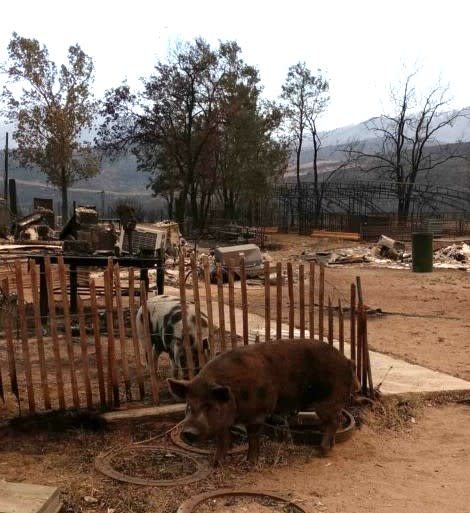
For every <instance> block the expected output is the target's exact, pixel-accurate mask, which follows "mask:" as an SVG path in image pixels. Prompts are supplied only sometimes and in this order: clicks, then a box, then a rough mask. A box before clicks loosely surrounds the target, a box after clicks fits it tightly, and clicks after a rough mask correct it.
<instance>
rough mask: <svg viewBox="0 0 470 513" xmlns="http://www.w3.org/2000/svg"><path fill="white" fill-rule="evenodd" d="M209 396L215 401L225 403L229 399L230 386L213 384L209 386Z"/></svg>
mask: <svg viewBox="0 0 470 513" xmlns="http://www.w3.org/2000/svg"><path fill="white" fill-rule="evenodd" d="M211 396H212V398H213V399H215V400H216V401H220V402H222V403H225V402H227V401H228V400H229V399H230V387H226V386H222V385H214V386H213V387H212V388H211Z"/></svg>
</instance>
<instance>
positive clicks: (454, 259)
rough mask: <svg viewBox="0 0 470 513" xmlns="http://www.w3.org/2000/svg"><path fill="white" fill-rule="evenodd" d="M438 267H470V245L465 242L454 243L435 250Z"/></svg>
mask: <svg viewBox="0 0 470 513" xmlns="http://www.w3.org/2000/svg"><path fill="white" fill-rule="evenodd" d="M434 265H435V266H436V267H444V268H446V267H447V268H454V269H455V268H457V269H467V268H470V246H469V245H468V244H466V243H465V242H462V243H456V244H452V245H450V246H446V247H445V248H441V249H438V250H437V251H435V252H434Z"/></svg>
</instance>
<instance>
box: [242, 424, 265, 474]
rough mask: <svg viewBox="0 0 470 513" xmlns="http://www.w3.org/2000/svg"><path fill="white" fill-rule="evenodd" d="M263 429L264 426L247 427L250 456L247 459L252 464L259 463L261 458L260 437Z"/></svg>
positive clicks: (253, 425)
mask: <svg viewBox="0 0 470 513" xmlns="http://www.w3.org/2000/svg"><path fill="white" fill-rule="evenodd" d="M262 429H263V425H262V424H250V425H249V426H247V427H246V430H247V432H248V456H247V459H248V461H249V462H250V463H254V464H256V463H258V458H259V437H260V434H261V430H262Z"/></svg>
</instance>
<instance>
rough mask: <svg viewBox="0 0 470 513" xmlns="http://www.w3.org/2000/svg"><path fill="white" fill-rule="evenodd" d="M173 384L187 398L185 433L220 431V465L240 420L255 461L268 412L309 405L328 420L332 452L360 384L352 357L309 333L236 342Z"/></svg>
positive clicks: (326, 444) (325, 442) (325, 443)
mask: <svg viewBox="0 0 470 513" xmlns="http://www.w3.org/2000/svg"><path fill="white" fill-rule="evenodd" d="M168 384H169V386H170V390H171V391H172V393H173V394H174V395H176V396H177V397H179V398H183V399H185V400H186V403H187V410H186V418H185V420H184V421H183V427H182V430H183V435H184V436H186V437H187V438H188V439H189V440H190V439H192V440H196V439H197V438H206V437H210V436H215V438H216V451H215V455H214V461H213V463H214V464H215V465H217V464H219V463H221V462H222V461H223V460H224V457H225V455H226V453H227V450H228V449H229V447H230V444H231V440H230V429H231V427H232V426H234V425H235V424H242V425H245V427H246V429H247V433H248V460H249V461H251V462H253V463H255V462H256V461H257V460H258V456H259V434H260V431H261V429H262V426H263V423H264V422H265V419H266V417H268V416H270V415H272V414H287V413H295V412H297V411H299V410H301V409H304V408H306V407H309V406H314V407H315V410H316V412H317V415H318V417H319V418H320V420H321V421H322V425H323V436H322V441H321V451H322V453H323V454H326V453H327V452H328V451H329V449H331V447H333V445H334V441H335V433H336V429H337V427H338V421H339V419H340V418H341V410H342V409H343V408H344V407H345V406H346V405H348V404H349V401H350V397H351V394H352V393H353V392H356V391H358V390H359V388H360V387H359V383H358V380H357V378H356V374H355V368H354V364H353V362H351V360H349V359H348V358H346V357H345V356H344V355H342V354H341V353H340V352H339V351H338V350H337V349H335V348H334V347H333V346H330V345H329V344H327V343H324V342H313V341H311V340H306V339H301V340H281V341H278V342H271V343H264V344H254V345H249V346H244V347H240V348H236V349H233V350H231V351H227V352H225V353H222V354H220V355H219V356H217V357H216V358H214V359H213V360H211V361H210V362H209V363H207V364H206V365H205V366H204V367H203V368H202V370H201V372H200V373H199V374H198V375H197V376H196V377H195V378H194V379H192V380H191V381H187V380H181V381H179V380H175V379H168Z"/></svg>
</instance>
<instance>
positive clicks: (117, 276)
mask: <svg viewBox="0 0 470 513" xmlns="http://www.w3.org/2000/svg"><path fill="white" fill-rule="evenodd" d="M113 270H114V290H115V291H116V312H117V321H118V331H119V343H120V347H121V363H122V374H123V376H124V388H125V390H126V398H127V399H128V400H129V401H130V400H132V390H131V380H130V377H129V363H128V361H127V339H126V329H125V327H124V310H123V308H122V294H121V270H120V267H119V264H115V265H114V268H113Z"/></svg>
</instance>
